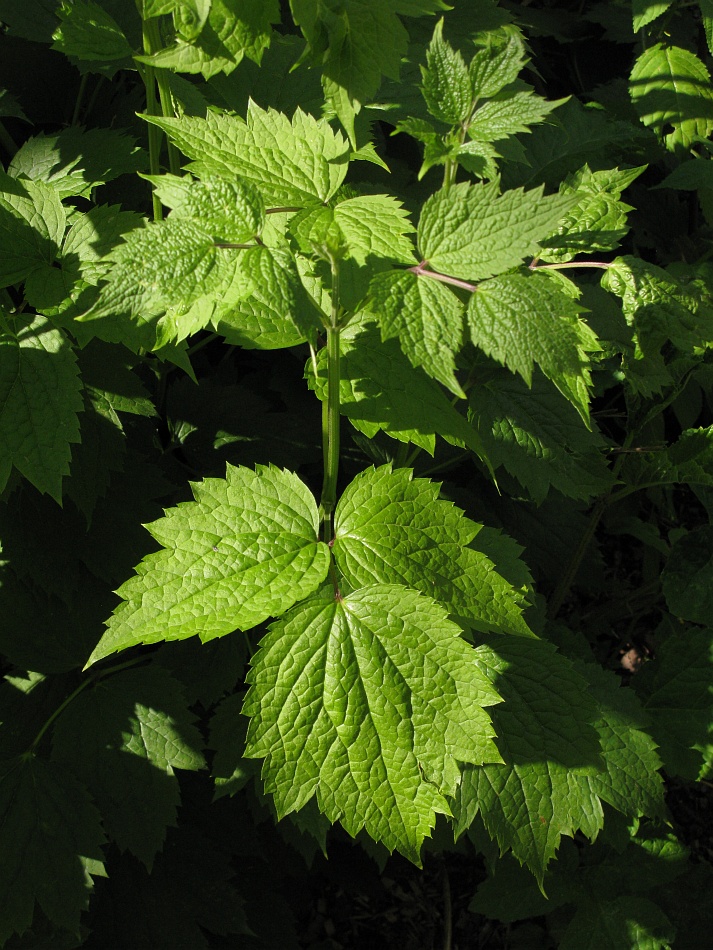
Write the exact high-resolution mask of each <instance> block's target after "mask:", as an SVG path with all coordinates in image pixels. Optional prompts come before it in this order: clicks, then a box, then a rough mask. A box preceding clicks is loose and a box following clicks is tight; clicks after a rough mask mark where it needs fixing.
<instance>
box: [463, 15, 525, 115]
mask: <svg viewBox="0 0 713 950" xmlns="http://www.w3.org/2000/svg"><path fill="white" fill-rule="evenodd" d="M505 37H506V39H505V42H503V34H499V35H498V34H490V36H487V37H486V44H487V45H483V46H481V47H480V48H478V49H477V50H476V53H475V56H474V57H473V59H472V60H471V62H470V66H469V73H470V81H471V85H472V88H473V93H474V95H475V96H476V97H477V98H479V99H489V98H491V97H492V96H495V95H497V94H498V93H499V92H500V90H501V89H504V88H505V86H509V85H510V83H511V82H514V81H515V80H516V79H517V77H518V74H519V73H520V70H521V69H522V68H523V66H524V65H525V45H524V43H523V41H522V37H521V36H520V34H519V33H518V32H517V31H515V30H513V29H508V30H507V32H506V33H505Z"/></svg>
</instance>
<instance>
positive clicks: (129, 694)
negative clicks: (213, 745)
mask: <svg viewBox="0 0 713 950" xmlns="http://www.w3.org/2000/svg"><path fill="white" fill-rule="evenodd" d="M194 720H195V717H194V716H193V715H192V714H191V713H189V712H188V708H187V704H186V701H185V697H184V696H183V692H182V689H181V686H180V685H179V683H178V682H177V681H176V680H174V679H173V677H172V676H171V675H170V674H169V673H168V671H167V670H163V669H161V668H160V667H158V666H152V667H144V668H143V669H134V670H124V671H122V672H121V673H118V674H116V675H114V676H111V677H107V678H106V679H104V680H102V681H100V682H98V683H97V684H96V685H94V686H93V687H92V688H90V689H85V690H84V691H83V692H82V693H80V694H79V695H78V696H77V697H76V698H75V699H74V700H73V702H72V703H71V705H70V706H69V707H68V708H67V710H66V711H65V712H64V713H63V714H62V716H61V717H60V718H59V720H58V721H57V724H56V726H55V729H54V736H53V740H52V750H53V758H54V759H55V761H58V762H60V763H61V764H63V765H66V766H67V767H68V768H69V769H71V770H72V772H73V774H74V775H76V776H77V778H79V779H81V781H82V782H84V784H85V785H86V787H87V788H88V790H89V791H90V792H91V794H92V797H93V798H94V800H95V801H96V803H97V805H98V806H99V808H100V810H101V813H102V816H103V820H104V829H105V831H106V833H107V835H108V836H109V837H110V838H111V839H112V840H113V841H115V842H116V844H117V845H118V846H119V848H120V849H121V850H122V851H124V850H128V851H131V852H132V853H133V854H135V855H136V856H137V857H138V858H139V859H140V860H141V861H142V862H143V863H144V864H145V865H146V866H147V867H148V868H149V869H150V868H151V864H152V863H153V860H154V858H155V856H156V853H157V852H158V851H159V850H160V849H161V847H162V846H163V843H164V839H165V837H166V829H167V828H168V826H169V825H175V824H176V811H177V807H178V805H179V803H180V800H181V795H180V789H179V786H178V780H177V778H176V777H175V775H174V772H173V770H174V768H178V769H192V770H196V769H200V768H203V766H204V764H205V763H204V761H203V756H202V754H201V752H200V749H201V748H202V744H203V743H202V739H201V735H200V733H199V732H198V730H197V729H196V727H195V726H194V725H193V722H194Z"/></svg>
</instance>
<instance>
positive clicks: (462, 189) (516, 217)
mask: <svg viewBox="0 0 713 950" xmlns="http://www.w3.org/2000/svg"><path fill="white" fill-rule="evenodd" d="M575 203H576V198H574V197H573V196H571V195H548V196H547V197H545V196H544V195H543V189H542V188H535V189H533V190H532V191H528V192H524V191H523V190H522V189H520V188H518V189H516V190H514V191H507V192H505V193H504V194H502V195H501V194H499V188H498V184H497V183H496V182H492V183H489V184H482V185H471V184H470V183H468V182H462V183H461V184H459V185H455V186H453V187H452V188H448V189H443V190H441V191H438V192H436V194H435V195H433V196H432V197H431V198H429V199H428V201H426V203H425V204H424V206H423V210H422V212H421V217H420V220H419V223H418V247H419V251H420V253H421V255H422V257H423V259H424V260H425V261H428V264H429V265H430V267H431V268H432V269H433V270H436V271H440V272H442V273H444V274H449V275H451V276H453V277H461V278H463V279H464V280H483V279H484V278H486V277H492V276H493V275H494V274H500V273H502V272H503V271H506V270H509V269H510V268H512V267H516V266H517V265H518V264H520V263H521V262H522V260H523V259H524V258H525V257H527V256H528V255H530V254H534V253H536V251H537V250H538V247H539V245H538V241H539V240H540V239H541V238H543V237H546V236H548V234H550V233H551V232H552V230H554V228H555V227H556V225H557V223H558V222H559V220H560V219H561V218H562V217H563V216H564V215H565V214H566V212H567V211H569V209H570V208H571V207H572V206H573V205H574V204H575Z"/></svg>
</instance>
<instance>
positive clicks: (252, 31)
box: [136, 0, 280, 79]
mask: <svg viewBox="0 0 713 950" xmlns="http://www.w3.org/2000/svg"><path fill="white" fill-rule="evenodd" d="M174 9H175V13H174V22H175V25H176V42H175V43H174V45H173V46H169V47H167V48H165V49H162V50H160V51H159V52H157V53H154V54H153V55H152V56H137V57H136V59H138V60H139V61H140V62H143V63H147V64H148V65H150V66H155V67H157V68H159V69H170V70H174V71H176V72H182V73H200V74H201V75H202V76H203V78H204V79H210V78H211V77H212V76H215V75H217V74H219V73H226V74H227V73H231V72H232V71H233V70H234V69H235V67H236V66H237V65H238V63H240V62H241V60H242V59H243V57H244V56H247V57H248V58H249V59H252V60H254V61H255V62H256V63H259V62H260V61H261V59H262V54H263V52H264V51H265V49H266V48H267V47H268V45H269V43H270V39H271V34H272V29H271V27H272V24H273V23H277V22H279V19H280V7H279V3H278V0H211V2H210V3H209V4H207V5H205V7H204V8H202V9H201V10H196V9H195V8H191V7H188V6H187V5H186V4H185V3H182V4H180V5H178V6H177V8H176V7H175V5H174ZM196 14H198V15H196Z"/></svg>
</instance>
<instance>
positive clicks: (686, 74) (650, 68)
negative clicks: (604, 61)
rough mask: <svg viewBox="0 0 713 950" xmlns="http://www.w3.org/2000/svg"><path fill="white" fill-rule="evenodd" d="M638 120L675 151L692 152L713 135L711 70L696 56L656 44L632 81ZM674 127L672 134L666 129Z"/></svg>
mask: <svg viewBox="0 0 713 950" xmlns="http://www.w3.org/2000/svg"><path fill="white" fill-rule="evenodd" d="M629 91H630V93H631V98H632V102H633V104H634V108H635V109H636V111H637V113H638V115H639V118H640V119H641V121H642V122H643V123H644V125H647V126H650V127H651V128H652V129H653V130H654V131H655V132H656V133H657V135H659V136H660V137H661V138H662V139H663V141H664V143H665V145H666V147H667V148H669V149H671V150H672V151H674V150H677V149H686V150H687V149H689V148H690V146H691V144H692V143H693V141H694V140H695V139H696V138H697V137H700V138H707V137H708V136H709V135H710V133H711V132H712V131H713V90H711V81H710V76H709V74H708V70H707V69H706V67H705V65H704V64H703V63H702V62H701V60H700V59H698V57H697V56H695V55H694V54H693V53H691V52H689V51H688V50H686V49H682V48H681V47H679V46H665V45H664V44H663V43H657V44H656V45H655V46H652V47H650V49H647V50H646V52H644V53H642V54H641V56H640V57H639V58H638V59H637V61H636V63H635V64H634V68H633V69H632V71H631V76H630V78H629ZM670 126H673V132H667V127H670Z"/></svg>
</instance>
